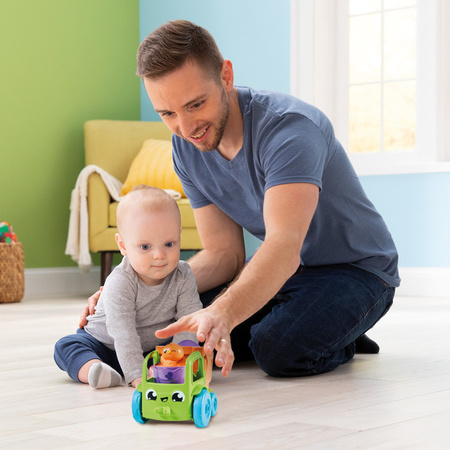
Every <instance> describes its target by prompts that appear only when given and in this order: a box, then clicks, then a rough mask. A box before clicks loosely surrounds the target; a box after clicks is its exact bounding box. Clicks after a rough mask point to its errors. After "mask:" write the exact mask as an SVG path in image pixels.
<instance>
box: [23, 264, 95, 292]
mask: <svg viewBox="0 0 450 450" xmlns="http://www.w3.org/2000/svg"><path fill="white" fill-rule="evenodd" d="M99 286H100V267H93V268H92V269H91V270H90V271H89V272H87V273H81V272H80V270H79V269H78V268H77V267H54V268H51V267H50V268H44V269H25V297H42V296H55V295H59V296H64V297H66V296H67V297H72V296H85V297H86V298H87V297H89V296H90V295H92V294H93V293H94V292H96V291H97V290H98V288H99Z"/></svg>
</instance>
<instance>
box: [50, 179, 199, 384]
mask: <svg viewBox="0 0 450 450" xmlns="http://www.w3.org/2000/svg"><path fill="white" fill-rule="evenodd" d="M117 228H118V233H117V234H116V242H117V245H118V246H119V250H120V252H121V253H122V255H123V260H122V262H121V264H119V265H118V266H117V267H116V268H115V269H114V270H113V272H112V273H111V274H110V275H109V277H108V278H107V280H106V282H105V286H104V288H103V291H102V293H101V296H100V300H99V302H98V304H97V306H96V308H95V314H93V315H91V316H88V324H87V325H86V326H85V327H84V329H78V330H77V333H76V334H72V335H70V336H66V337H64V338H62V339H60V340H59V341H58V342H57V343H56V345H55V354H54V357H55V361H56V364H57V365H58V367H59V368H60V369H62V370H64V371H66V372H67V373H68V374H69V376H70V377H71V378H73V379H74V380H76V381H80V382H82V383H89V384H90V386H92V387H93V388H105V387H111V386H117V385H119V384H121V383H122V375H124V377H125V381H126V383H128V384H130V385H131V386H133V387H136V386H137V385H138V384H139V383H140V382H141V381H142V380H141V375H142V364H143V362H144V355H146V354H147V353H148V352H150V351H152V350H153V349H154V348H155V346H156V345H165V344H167V342H168V341H167V340H161V339H158V338H156V336H155V331H157V330H160V329H162V328H164V327H166V326H167V325H169V324H171V323H173V322H175V321H176V320H178V319H179V318H180V317H182V316H184V315H187V314H191V313H193V312H195V311H197V310H199V309H201V308H202V304H201V302H200V299H199V296H198V292H197V285H196V283H195V278H194V275H193V274H192V272H191V269H190V267H189V265H188V264H187V263H186V262H184V261H180V233H181V218H180V212H179V210H178V206H177V204H176V202H175V200H174V199H173V198H172V197H171V196H170V195H169V194H167V193H166V192H164V191H163V190H161V189H157V188H154V187H150V186H145V185H140V186H137V187H135V188H134V189H133V190H132V191H130V192H129V193H128V194H127V195H126V196H124V197H123V198H122V199H121V201H120V202H119V205H118V207H117ZM185 339H190V340H196V337H195V334H193V333H180V334H179V335H177V336H175V339H174V342H180V341H182V340H185Z"/></svg>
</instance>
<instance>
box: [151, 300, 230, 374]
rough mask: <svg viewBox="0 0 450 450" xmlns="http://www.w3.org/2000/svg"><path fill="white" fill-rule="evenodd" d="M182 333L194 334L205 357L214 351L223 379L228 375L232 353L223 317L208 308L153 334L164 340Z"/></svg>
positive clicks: (226, 325) (211, 308) (228, 327)
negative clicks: (201, 343) (200, 343)
mask: <svg viewBox="0 0 450 450" xmlns="http://www.w3.org/2000/svg"><path fill="white" fill-rule="evenodd" d="M182 331H189V332H191V333H196V335H197V339H198V340H199V341H200V342H204V343H205V344H204V346H203V348H204V350H205V353H206V354H207V355H211V354H212V353H213V351H214V349H216V350H217V355H216V366H217V367H222V375H223V376H224V377H226V376H228V375H229V373H230V372H231V368H232V367H233V362H234V353H233V349H232V348H231V338H230V332H231V330H230V326H229V325H228V323H227V319H226V317H225V315H223V314H221V313H220V311H217V310H215V309H214V308H213V307H212V306H209V307H208V308H205V309H201V310H200V311H197V312H195V313H193V314H189V315H188V316H184V317H182V318H181V319H180V320H178V321H177V322H175V323H173V324H171V325H169V326H168V327H166V328H164V329H162V330H158V331H157V332H156V333H155V334H156V337H158V338H160V339H166V338H168V337H171V336H173V335H175V334H177V333H180V332H182Z"/></svg>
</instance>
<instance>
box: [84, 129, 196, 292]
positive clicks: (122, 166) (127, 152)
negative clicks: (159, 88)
mask: <svg viewBox="0 0 450 450" xmlns="http://www.w3.org/2000/svg"><path fill="white" fill-rule="evenodd" d="M84 138H85V161H86V166H87V165H90V164H94V165H96V166H99V167H101V168H102V169H103V170H105V171H106V172H108V173H109V174H111V175H113V176H114V177H116V178H117V179H118V180H120V181H121V182H122V183H124V182H125V180H126V178H127V175H128V172H129V169H130V166H131V164H132V162H133V160H134V159H135V157H136V156H137V154H138V153H139V151H140V150H141V147H142V145H143V143H144V141H146V140H148V139H158V140H168V141H170V139H171V133H170V131H169V130H168V129H167V127H166V126H165V125H164V124H163V123H162V122H139V121H122V120H90V121H88V122H86V123H85V124H84ZM156 187H161V188H164V189H169V188H170V189H175V187H167V186H156ZM87 198H88V215H89V249H90V250H91V251H92V252H100V253H101V255H102V257H101V280H100V281H101V284H103V283H104V281H105V279H106V277H107V276H108V275H109V273H110V272H111V268H112V258H113V254H114V253H115V252H117V251H118V248H117V244H116V241H115V239H114V235H115V234H116V232H117V227H116V208H117V202H115V201H114V200H112V199H111V197H110V194H109V192H108V190H107V188H106V186H105V184H104V183H103V181H102V178H101V177H100V175H99V174H97V173H94V174H92V175H91V176H90V177H89V180H88V197H87ZM177 203H178V207H179V208H180V213H181V226H182V232H181V249H182V250H200V249H202V248H203V247H202V243H201V241H200V238H199V236H198V233H197V228H196V226H195V220H194V214H193V211H192V208H191V206H190V204H189V200H188V199H187V198H181V199H179V200H177Z"/></svg>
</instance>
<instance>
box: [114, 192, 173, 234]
mask: <svg viewBox="0 0 450 450" xmlns="http://www.w3.org/2000/svg"><path fill="white" fill-rule="evenodd" d="M170 209H173V211H174V212H176V214H177V217H178V218H179V220H180V226H181V216H180V210H179V209H178V205H177V202H176V201H175V200H174V199H173V197H172V196H171V195H169V194H168V193H167V192H165V191H163V190H162V189H159V188H156V187H153V186H147V185H146V184H140V185H138V186H135V187H134V188H133V189H132V190H131V191H130V192H128V194H126V195H125V196H124V197H122V198H121V199H120V202H119V205H118V206H117V229H118V231H119V233H120V232H121V229H122V228H123V223H124V219H125V217H126V216H127V215H128V214H131V213H135V214H139V212H140V211H144V212H150V213H158V212H162V211H167V210H170Z"/></svg>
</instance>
